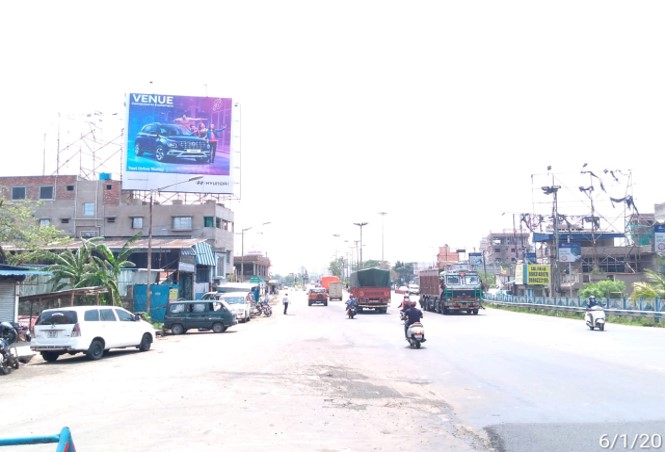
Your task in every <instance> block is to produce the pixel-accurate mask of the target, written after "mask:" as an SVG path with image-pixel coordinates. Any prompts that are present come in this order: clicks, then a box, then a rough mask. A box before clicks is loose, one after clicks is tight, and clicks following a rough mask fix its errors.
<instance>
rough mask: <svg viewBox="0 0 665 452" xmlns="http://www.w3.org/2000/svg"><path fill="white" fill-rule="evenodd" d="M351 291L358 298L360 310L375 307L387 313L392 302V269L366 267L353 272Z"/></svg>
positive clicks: (376, 309)
mask: <svg viewBox="0 0 665 452" xmlns="http://www.w3.org/2000/svg"><path fill="white" fill-rule="evenodd" d="M350 280H351V281H350V284H349V293H350V294H351V295H353V296H355V297H356V298H357V299H358V312H363V309H373V310H375V311H377V312H380V313H383V314H385V313H386V312H388V305H389V304H390V271H388V270H384V269H382V268H365V269H362V270H358V271H356V272H353V273H351V278H350Z"/></svg>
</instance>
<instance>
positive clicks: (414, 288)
mask: <svg viewBox="0 0 665 452" xmlns="http://www.w3.org/2000/svg"><path fill="white" fill-rule="evenodd" d="M407 292H408V293H409V295H418V294H419V293H420V286H419V285H418V284H409V287H408V288H407Z"/></svg>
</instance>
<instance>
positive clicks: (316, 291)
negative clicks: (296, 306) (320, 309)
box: [307, 287, 328, 306]
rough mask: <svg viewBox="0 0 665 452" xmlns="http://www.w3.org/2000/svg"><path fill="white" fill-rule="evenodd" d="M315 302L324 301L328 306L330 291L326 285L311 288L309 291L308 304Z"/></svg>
mask: <svg viewBox="0 0 665 452" xmlns="http://www.w3.org/2000/svg"><path fill="white" fill-rule="evenodd" d="M314 303H322V304H323V306H328V291H327V290H326V288H325V287H315V288H313V289H309V291H308V292H307V305H308V306H312V305H313V304H314Z"/></svg>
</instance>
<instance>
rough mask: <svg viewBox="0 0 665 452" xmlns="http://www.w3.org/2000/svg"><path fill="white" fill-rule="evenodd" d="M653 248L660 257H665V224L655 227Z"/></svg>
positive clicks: (657, 224) (655, 225)
mask: <svg viewBox="0 0 665 452" xmlns="http://www.w3.org/2000/svg"><path fill="white" fill-rule="evenodd" d="M653 239H654V240H653V246H654V251H655V252H656V254H658V255H659V256H665V224H659V223H656V224H654V225H653Z"/></svg>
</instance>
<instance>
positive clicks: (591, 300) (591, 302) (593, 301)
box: [587, 295, 598, 309]
mask: <svg viewBox="0 0 665 452" xmlns="http://www.w3.org/2000/svg"><path fill="white" fill-rule="evenodd" d="M594 306H598V300H596V296H595V295H589V304H588V306H587V309H591V308H593V307H594Z"/></svg>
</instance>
